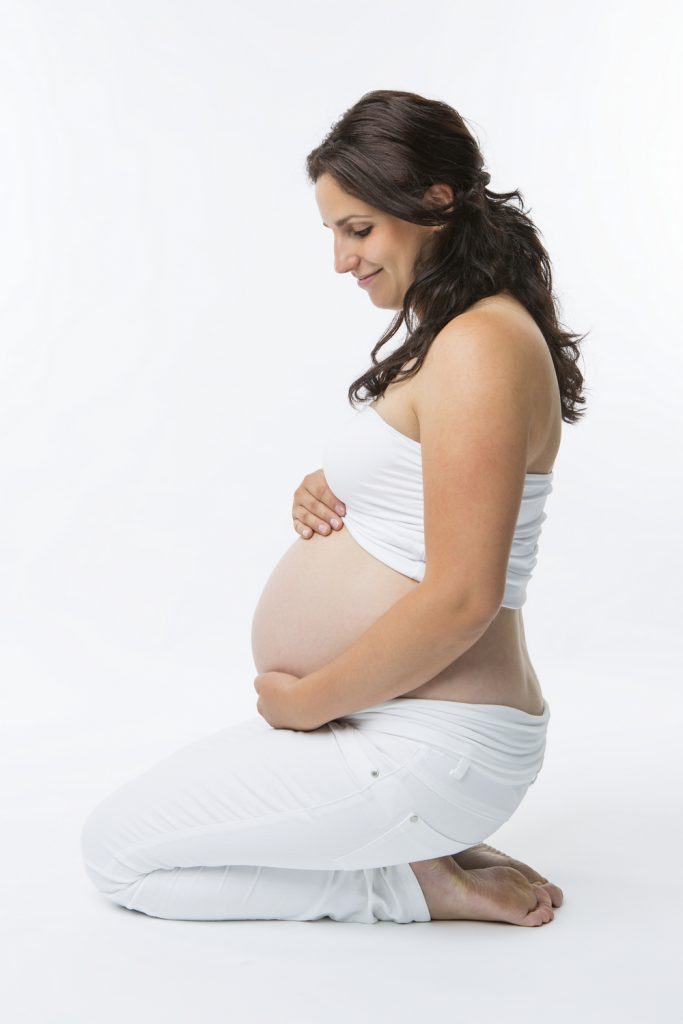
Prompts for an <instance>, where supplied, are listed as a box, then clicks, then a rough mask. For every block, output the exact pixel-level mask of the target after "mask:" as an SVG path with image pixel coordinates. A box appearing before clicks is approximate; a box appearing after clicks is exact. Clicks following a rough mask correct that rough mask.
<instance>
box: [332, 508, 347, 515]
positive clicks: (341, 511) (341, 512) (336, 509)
mask: <svg viewBox="0 0 683 1024" xmlns="http://www.w3.org/2000/svg"><path fill="white" fill-rule="evenodd" d="M334 510H335V512H338V513H339V515H340V516H343V515H344V512H345V509H344V506H343V505H335V506H334Z"/></svg>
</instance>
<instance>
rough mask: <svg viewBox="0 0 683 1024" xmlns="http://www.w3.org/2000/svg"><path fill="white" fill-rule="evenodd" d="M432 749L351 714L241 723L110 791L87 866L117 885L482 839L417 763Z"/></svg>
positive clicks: (88, 828) (357, 859)
mask: <svg viewBox="0 0 683 1024" xmlns="http://www.w3.org/2000/svg"><path fill="white" fill-rule="evenodd" d="M423 750H424V748H423V746H422V745H421V744H419V743H417V742H416V741H415V740H413V739H407V738H405V737H400V736H389V737H388V736H384V735H382V736H378V737H372V736H369V735H367V734H362V733H361V731H360V730H359V729H357V728H356V727H355V726H353V725H351V724H349V723H348V722H345V721H343V720H340V721H333V722H329V723H327V724H326V725H324V726H321V727H320V728H319V729H316V730H312V731H309V732H298V731H295V730H289V729H273V728H271V726H269V725H268V723H266V722H265V721H264V720H263V719H262V718H261V717H260V716H256V717H254V718H250V719H247V720H244V721H242V722H238V723H236V724H234V725H231V726H228V727H227V728H224V729H220V730H219V731H217V732H215V733H212V734H210V735H208V736H205V737H202V738H201V739H199V740H196V741H194V742H192V743H190V744H188V745H187V746H185V747H183V748H181V749H180V750H178V751H176V752H174V753H172V754H170V755H169V756H167V757H165V758H163V759H162V760H161V761H159V762H158V763H157V764H155V765H154V766H153V767H151V768H150V769H149V770H148V771H146V772H144V773H143V774H142V775H140V776H139V777H138V778H135V779H133V780H131V781H130V782H127V783H125V784H124V785H122V786H120V787H119V788H118V789H117V790H115V791H114V792H113V793H111V794H110V795H109V796H108V797H106V799H104V800H103V801H102V802H101V803H100V804H99V805H98V806H97V807H96V808H95V809H94V810H93V811H92V812H91V814H90V816H89V817H88V819H87V820H86V822H85V825H84V828H83V832H82V839H81V841H82V851H83V858H84V863H85V867H86V870H87V871H88V873H89V875H90V876H91V878H92V880H93V881H94V883H95V885H96V886H97V887H98V888H99V889H100V890H101V891H103V892H115V891H116V890H117V889H118V888H121V887H123V886H126V885H129V884H130V882H131V880H132V879H134V878H137V877H139V876H140V875H142V874H147V873H148V872H150V871H155V870H158V869H160V868H161V869H164V868H166V869H173V868H178V867H190V866H202V865H203V866H206V867H211V866H224V865H233V864H242V865H261V866H264V867H267V866H272V867H291V868H303V869H306V868H310V869H334V868H345V869H351V868H358V867H364V868H372V867H382V866H389V865H392V864H399V863H409V862H410V861H416V860H423V859H427V858H429V857H435V856H445V855H446V854H447V853H452V852H457V851H458V850H459V849H463V848H465V847H466V846H468V845H471V843H472V842H476V841H478V840H477V839H476V838H475V839H469V838H466V839H464V840H463V839H462V838H461V836H460V835H459V832H460V831H461V821H460V820H459V818H458V814H454V813H453V809H452V807H451V805H450V804H449V803H448V801H447V800H444V795H443V794H439V793H438V792H436V790H434V789H433V788H432V787H430V786H425V785H424V784H423V783H421V782H420V780H419V778H418V777H416V776H413V775H412V774H411V764H413V763H414V762H416V761H419V759H420V756H421V754H422V752H423ZM465 831H469V832H470V833H471V826H470V825H468V826H467V828H466V829H465ZM490 831H492V829H490V830H489V832H490ZM486 834H489V833H486Z"/></svg>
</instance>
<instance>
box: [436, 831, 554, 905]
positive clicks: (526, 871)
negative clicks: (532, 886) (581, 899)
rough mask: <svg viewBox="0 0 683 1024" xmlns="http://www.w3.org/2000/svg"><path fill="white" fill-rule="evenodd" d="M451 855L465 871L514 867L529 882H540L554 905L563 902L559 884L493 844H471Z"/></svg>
mask: <svg viewBox="0 0 683 1024" xmlns="http://www.w3.org/2000/svg"><path fill="white" fill-rule="evenodd" d="M451 856H452V859H453V860H454V861H455V863H456V864H457V865H458V866H459V867H461V868H463V869H464V870H466V871H469V870H473V869H477V868H488V867H510V868H515V870H516V871H519V872H520V873H521V874H522V875H524V877H525V878H526V879H528V881H529V882H532V883H536V882H541V883H542V884H543V885H544V886H545V888H546V889H547V890H548V893H549V895H550V898H551V900H552V904H553V906H554V907H561V906H562V904H563V902H564V894H563V892H562V890H561V889H560V887H559V885H555V884H554V882H549V881H548V879H547V878H544V877H543V875H539V873H538V871H536V870H535V869H534V868H532V867H529V865H528V864H525V863H524V862H523V861H521V860H516V859H515V858H514V857H510V856H509V855H508V854H507V853H503V852H502V850H496V849H494V847H493V846H488V845H487V844H486V843H477V845H476V846H471V847H469V849H467V850H463V851H462V852H461V853H454V854H452V855H451Z"/></svg>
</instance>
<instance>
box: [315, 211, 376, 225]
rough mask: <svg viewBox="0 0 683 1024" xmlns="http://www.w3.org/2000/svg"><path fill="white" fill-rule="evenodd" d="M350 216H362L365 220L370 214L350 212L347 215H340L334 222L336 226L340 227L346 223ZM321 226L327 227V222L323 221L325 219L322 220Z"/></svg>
mask: <svg viewBox="0 0 683 1024" xmlns="http://www.w3.org/2000/svg"><path fill="white" fill-rule="evenodd" d="M352 217H363V218H364V219H365V220H368V219H369V217H370V214H368V213H350V214H349V215H348V217H341V218H340V219H339V220H336V221H335V222H334V223H335V224H336V225H337V227H338V228H341V227H343V226H344V224H346V222H347V220H351V218H352ZM323 227H324V228H326V227H327V224H326V223H325V221H323Z"/></svg>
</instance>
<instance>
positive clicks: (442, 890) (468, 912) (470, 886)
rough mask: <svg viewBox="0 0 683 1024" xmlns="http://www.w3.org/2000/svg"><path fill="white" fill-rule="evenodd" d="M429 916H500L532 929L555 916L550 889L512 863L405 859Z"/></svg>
mask: <svg viewBox="0 0 683 1024" xmlns="http://www.w3.org/2000/svg"><path fill="white" fill-rule="evenodd" d="M410 867H411V868H412V870H413V873H414V874H415V877H416V878H417V880H418V882H419V884H420V888H421V889H422V892H423V894H424V898H425V902H426V903H427V907H428V909H429V916H430V918H431V920H432V921H458V920H465V921H503V922H506V923H508V924H519V925H522V926H524V927H528V928H534V927H537V926H538V925H542V924H547V922H548V921H552V920H553V918H554V917H555V914H554V913H553V909H552V904H551V899H550V894H549V893H548V890H547V888H546V887H545V886H544V885H543V884H542V883H541V882H530V881H528V879H526V878H525V877H524V875H523V874H522V873H521V872H520V871H517V870H516V868H511V867H488V868H472V869H470V870H467V871H466V870H464V869H463V868H461V867H459V866H458V864H457V863H456V862H455V861H454V860H453V858H452V857H438V858H436V859H434V860H420V861H415V862H412V863H411V864H410Z"/></svg>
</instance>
